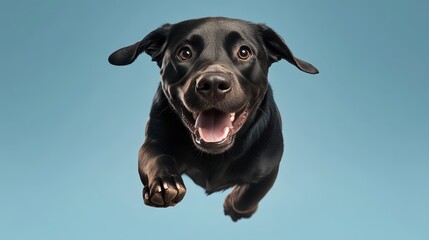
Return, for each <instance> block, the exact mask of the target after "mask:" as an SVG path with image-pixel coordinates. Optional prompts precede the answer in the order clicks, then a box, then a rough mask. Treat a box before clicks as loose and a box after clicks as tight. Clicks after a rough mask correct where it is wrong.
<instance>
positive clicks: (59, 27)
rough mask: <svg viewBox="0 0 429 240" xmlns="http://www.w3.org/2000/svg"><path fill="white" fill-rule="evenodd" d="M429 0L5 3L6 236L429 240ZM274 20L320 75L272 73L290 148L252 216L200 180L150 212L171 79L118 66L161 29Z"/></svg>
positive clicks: (277, 67) (1, 206)
mask: <svg viewBox="0 0 429 240" xmlns="http://www.w3.org/2000/svg"><path fill="white" fill-rule="evenodd" d="M428 12H429V4H428V2H427V1H411V0H407V1H405V0H398V1H387V0H386V1H382V0H380V1H373V0H359V1H340V0H337V1H335V0H326V1H316V0H314V1H284V0H279V1H268V0H266V1H230V0H226V1H225V0H216V1H210V2H203V1H78V0H76V1H27V2H25V1H2V2H1V3H0V25H1V28H0V29H1V31H0V35H1V38H0V39H1V40H0V41H1V44H0V54H1V57H0V61H1V62H0V78H1V82H0V160H1V162H0V191H1V192H0V194H1V195H0V239H8V240H9V239H149V238H154V239H155V238H156V239H216V240H217V239H330V240H333V239H429V227H428V226H429V206H428V203H429V187H428V183H429V163H428V160H429V127H428V123H429V107H428V103H429V82H428V76H427V72H428V70H427V69H428V59H427V55H428V53H429V47H428V42H429V30H428V29H429V28H428V23H429V14H428ZM203 16H227V17H234V18H243V19H246V20H250V21H253V22H262V23H266V24H268V25H269V26H271V27H272V28H273V29H275V30H276V31H277V32H278V33H279V34H281V35H282V36H283V37H284V38H285V40H286V42H287V43H288V45H289V47H290V48H291V49H292V51H293V52H294V53H295V55H296V56H298V57H300V58H302V59H304V60H307V61H309V62H311V63H313V64H314V65H315V66H317V67H318V69H319V70H320V72H321V73H320V74H319V75H315V76H312V75H308V74H305V73H302V72H300V71H298V70H297V69H296V68H295V67H293V66H292V65H290V64H288V63H287V62H286V61H282V62H279V63H276V64H274V65H273V66H272V68H271V69H270V81H271V84H272V86H273V88H274V94H275V98H276V101H277V103H278V105H279V108H280V111H281V113H282V116H283V122H284V123H283V124H284V134H285V142H286V152H285V154H284V157H283V160H282V164H281V169H280V174H279V177H278V179H277V182H276V184H275V186H274V187H273V189H272V190H271V191H270V192H269V194H268V195H267V196H266V197H265V198H264V199H263V201H262V202H261V204H260V207H259V210H258V212H257V213H256V215H254V216H253V217H252V218H251V219H250V220H242V221H239V222H238V223H233V222H232V221H231V220H230V219H229V218H227V217H225V216H224V215H223V208H222V204H223V199H224V197H225V196H226V195H227V194H228V192H229V191H226V192H223V193H222V192H221V193H215V194H213V195H210V196H208V197H207V196H206V195H205V194H204V191H203V189H201V188H199V187H197V186H196V185H195V184H193V183H192V181H191V180H190V179H189V178H185V184H186V185H187V188H188V192H187V195H186V196H185V198H184V200H183V202H181V203H180V204H178V205H177V206H176V207H174V208H168V209H155V208H150V207H146V206H144V205H143V202H142V197H141V188H142V186H141V183H140V180H139V177H138V174H137V152H138V149H139V148H140V145H141V144H142V143H143V140H144V128H145V122H146V119H147V116H148V112H149V107H150V104H151V100H152V97H153V94H154V92H155V89H156V86H157V84H158V82H159V70H158V68H157V66H156V64H155V63H153V62H150V59H149V57H148V56H146V55H142V56H141V57H140V58H139V59H138V60H137V61H136V62H135V63H134V64H133V65H130V66H128V67H114V66H111V65H109V64H108V62H107V57H108V56H109V54H110V53H111V52H113V51H114V50H116V49H118V48H120V47H123V46H126V45H128V44H132V43H134V42H136V41H139V40H140V39H141V38H143V37H144V36H145V35H146V34H147V33H149V32H150V31H151V30H153V29H155V28H157V27H159V26H160V25H161V24H163V23H166V22H170V23H174V22H178V21H181V20H185V19H189V18H195V17H203Z"/></svg>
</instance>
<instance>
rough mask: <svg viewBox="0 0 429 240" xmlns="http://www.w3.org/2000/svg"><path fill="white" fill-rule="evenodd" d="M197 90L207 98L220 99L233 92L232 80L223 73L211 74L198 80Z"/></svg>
mask: <svg viewBox="0 0 429 240" xmlns="http://www.w3.org/2000/svg"><path fill="white" fill-rule="evenodd" d="M195 88H196V91H197V93H198V94H200V95H202V96H204V97H205V98H209V99H213V98H219V97H223V96H224V95H225V94H226V93H228V92H229V91H230V90H231V80H230V79H229V77H228V76H227V75H226V74H223V73H209V74H205V75H204V76H203V77H202V78H200V79H198V80H197V84H196V86H195Z"/></svg>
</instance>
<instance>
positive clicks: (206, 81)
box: [109, 17, 318, 154]
mask: <svg viewBox="0 0 429 240" xmlns="http://www.w3.org/2000/svg"><path fill="white" fill-rule="evenodd" d="M142 52H146V53H147V54H148V55H150V56H151V57H152V60H153V61H155V62H156V63H157V64H158V66H159V67H160V69H161V85H162V89H163V92H164V94H165V96H166V97H167V99H168V100H169V102H170V104H171V106H172V107H173V108H174V109H175V110H176V112H177V113H178V114H179V116H180V117H181V119H182V121H183V124H184V125H185V126H186V127H187V128H188V129H189V131H190V133H191V135H192V138H193V140H194V143H195V145H196V146H197V147H198V148H199V149H201V150H202V151H204V152H207V153H211V154H218V153H222V152H224V151H226V150H227V149H229V148H230V147H231V146H232V145H233V144H234V140H235V136H236V134H237V133H238V132H239V131H240V129H242V128H245V127H244V126H246V125H250V123H251V121H252V118H253V117H254V116H255V114H256V112H257V109H258V107H259V105H260V103H261V102H262V100H263V99H264V96H265V93H266V91H267V89H268V79H267V75H268V68H269V67H270V65H271V64H272V63H274V62H277V61H279V60H281V59H285V60H287V61H288V62H290V63H291V64H293V65H295V66H296V67H297V68H299V69H300V70H302V71H304V72H307V73H311V74H316V73H318V70H317V69H316V68H315V67H314V66H313V65H311V64H310V63H307V62H305V61H302V60H300V59H298V58H296V57H295V56H294V55H293V54H292V52H291V51H290V50H289V48H288V47H287V45H286V43H285V42H284V41H283V39H282V38H281V37H280V36H279V35H278V34H277V33H275V32H274V31H273V30H272V29H271V28H269V27H267V26H266V25H263V24H253V23H250V22H246V21H243V20H237V19H229V18H219V17H216V18H201V19H193V20H188V21H184V22H180V23H177V24H165V25H163V26H161V27H160V28H158V29H156V30H154V31H152V32H151V33H149V34H148V35H147V36H146V37H145V38H143V40H141V41H140V42H137V43H135V44H133V45H130V46H127V47H124V48H121V49H119V50H117V51H115V52H114V53H112V54H111V55H110V57H109V62H110V63H111V64H114V65H128V64H130V63H132V62H133V61H134V60H135V59H136V58H137V57H138V55H139V54H140V53H142Z"/></svg>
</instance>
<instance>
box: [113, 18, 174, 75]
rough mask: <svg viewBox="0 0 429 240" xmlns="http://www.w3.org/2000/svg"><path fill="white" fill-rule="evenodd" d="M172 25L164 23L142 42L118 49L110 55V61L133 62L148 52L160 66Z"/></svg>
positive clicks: (121, 63)
mask: <svg viewBox="0 0 429 240" xmlns="http://www.w3.org/2000/svg"><path fill="white" fill-rule="evenodd" d="M170 27H171V24H164V25H163V26H161V27H160V28H158V29H156V30H154V31H152V32H151V33H149V34H148V35H147V36H146V37H144V38H143V40H141V41H140V42H136V43H135V44H133V45H130V46H128V47H124V48H121V49H119V50H116V51H115V52H114V53H112V54H111V55H110V56H109V62H110V63H111V64H113V65H117V66H123V65H128V64H131V63H133V62H134V60H136V58H137V57H138V56H139V55H140V54H141V53H142V52H146V53H147V54H148V55H149V56H151V57H152V61H156V62H157V64H158V66H161V61H162V56H163V54H164V50H165V47H166V45H167V39H168V35H169V32H170Z"/></svg>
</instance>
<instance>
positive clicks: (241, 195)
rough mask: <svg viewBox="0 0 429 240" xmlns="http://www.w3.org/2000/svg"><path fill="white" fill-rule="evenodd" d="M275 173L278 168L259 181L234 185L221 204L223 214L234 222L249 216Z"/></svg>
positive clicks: (267, 189) (270, 183)
mask: <svg viewBox="0 0 429 240" xmlns="http://www.w3.org/2000/svg"><path fill="white" fill-rule="evenodd" d="M277 173H278V168H276V169H275V170H274V171H273V172H271V174H269V175H268V176H267V177H265V178H263V179H262V181H260V182H257V183H252V184H246V185H240V186H236V187H234V189H233V190H232V192H231V193H230V194H229V195H228V196H227V197H226V199H225V202H224V204H223V207H224V212H225V215H229V216H230V217H231V218H232V220H233V221H234V222H236V221H237V220H239V219H241V218H250V217H251V216H252V215H253V214H254V213H255V212H256V210H257V208H258V203H259V201H261V199H262V198H263V197H264V196H265V194H266V193H267V192H268V191H269V190H270V189H271V187H272V186H273V184H274V181H275V180H276V177H277Z"/></svg>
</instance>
